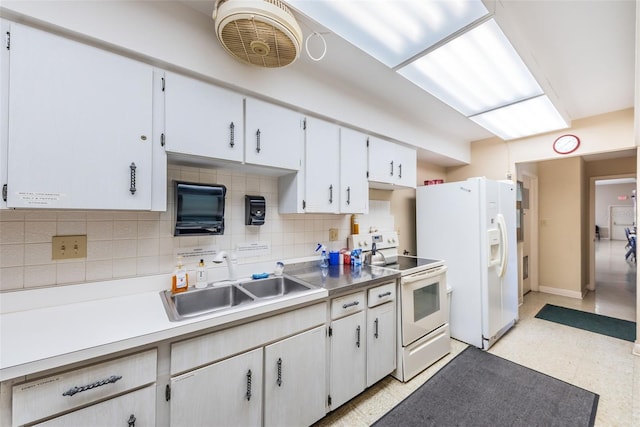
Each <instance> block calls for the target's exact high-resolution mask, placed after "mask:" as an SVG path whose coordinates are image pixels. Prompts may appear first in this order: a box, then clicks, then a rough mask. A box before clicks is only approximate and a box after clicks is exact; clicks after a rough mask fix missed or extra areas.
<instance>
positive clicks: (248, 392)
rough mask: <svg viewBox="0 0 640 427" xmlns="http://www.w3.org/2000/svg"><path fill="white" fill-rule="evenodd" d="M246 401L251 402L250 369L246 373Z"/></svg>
mask: <svg viewBox="0 0 640 427" xmlns="http://www.w3.org/2000/svg"><path fill="white" fill-rule="evenodd" d="M247 400H251V369H249V372H247Z"/></svg>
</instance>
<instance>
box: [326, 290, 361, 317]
mask: <svg viewBox="0 0 640 427" xmlns="http://www.w3.org/2000/svg"><path fill="white" fill-rule="evenodd" d="M365 303H366V301H365V293H364V291H362V292H357V293H355V294H351V295H346V296H343V297H340V298H335V299H334V300H332V301H331V320H335V319H339V318H341V317H344V316H348V315H349V314H352V313H357V312H359V311H361V310H364V308H365Z"/></svg>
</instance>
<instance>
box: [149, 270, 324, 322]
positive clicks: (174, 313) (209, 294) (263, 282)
mask: <svg viewBox="0 0 640 427" xmlns="http://www.w3.org/2000/svg"><path fill="white" fill-rule="evenodd" d="M314 289H316V287H315V286H313V285H310V284H308V283H305V282H302V281H300V280H296V279H294V278H292V277H289V276H274V277H268V278H265V279H258V280H251V281H247V282H226V283H224V284H218V285H216V284H215V283H214V284H212V285H209V286H208V287H206V288H203V289H190V290H188V291H186V292H182V293H179V294H172V293H171V291H170V290H167V291H162V292H160V297H161V299H162V303H163V305H164V308H165V310H166V311H167V315H168V316H169V320H171V321H174V322H175V321H180V320H184V319H190V318H193V317H197V316H203V315H205V314H210V313H213V312H218V311H223V310H229V309H231V308H234V307H238V306H244V305H249V304H253V303H257V302H261V301H265V300H267V299H275V298H282V297H286V296H290V295H291V294H299V293H303V292H310V291H313V290H314Z"/></svg>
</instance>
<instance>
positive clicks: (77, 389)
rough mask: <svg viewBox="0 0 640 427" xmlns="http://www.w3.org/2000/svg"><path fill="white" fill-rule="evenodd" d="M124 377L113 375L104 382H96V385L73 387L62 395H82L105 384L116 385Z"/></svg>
mask: <svg viewBox="0 0 640 427" xmlns="http://www.w3.org/2000/svg"><path fill="white" fill-rule="evenodd" d="M121 379H122V376H120V375H111V376H110V377H109V378H105V379H103V380H99V381H96V382H94V383H91V384H87V385H83V386H80V387H78V386H75V387H71V388H70V389H69V390H67V391H65V392H64V393H62V395H63V396H73V395H74V394H76V393H82V392H83V391H86V390H91V389H92V388H96V387H100V386H103V385H105V384H112V383H115V382H116V381H118V380H121Z"/></svg>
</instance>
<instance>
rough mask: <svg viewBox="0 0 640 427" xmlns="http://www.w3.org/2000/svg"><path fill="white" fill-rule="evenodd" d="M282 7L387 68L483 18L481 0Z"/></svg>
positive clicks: (342, 0) (302, 1)
mask: <svg viewBox="0 0 640 427" xmlns="http://www.w3.org/2000/svg"><path fill="white" fill-rule="evenodd" d="M287 3H289V4H290V5H291V6H292V7H294V8H295V9H297V10H299V11H300V12H302V13H303V14H305V15H307V16H309V17H310V18H311V19H313V20H315V21H317V22H319V23H321V24H322V25H324V26H325V27H327V29H329V30H331V31H332V32H334V33H336V34H337V35H339V36H340V37H342V38H343V39H345V40H347V41H348V42H350V43H351V44H353V45H354V46H356V47H358V48H360V49H361V50H363V51H365V52H366V53H368V54H369V55H371V56H373V57H374V58H376V59H377V60H379V61H380V62H382V63H383V64H385V65H387V66H388V67H391V68H393V67H395V66H397V65H399V64H401V63H403V62H405V61H407V60H408V59H410V58H412V57H414V56H415V55H417V54H419V53H421V52H424V51H425V50H426V49H428V48H429V47H431V46H433V45H435V44H437V43H438V42H439V41H440V40H442V39H444V38H446V37H448V36H450V35H452V34H453V33H455V32H456V31H459V30H460V29H462V28H464V27H466V26H467V25H469V24H471V23H473V22H474V21H476V20H478V19H479V18H481V17H482V16H484V15H486V14H487V13H488V11H487V8H486V7H485V6H484V4H483V3H482V2H481V1H480V0H446V1H445V0H438V1H426V0H393V1H391V0H367V1H362V0H359V1H358V0H326V1H319V0H288V1H287Z"/></svg>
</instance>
